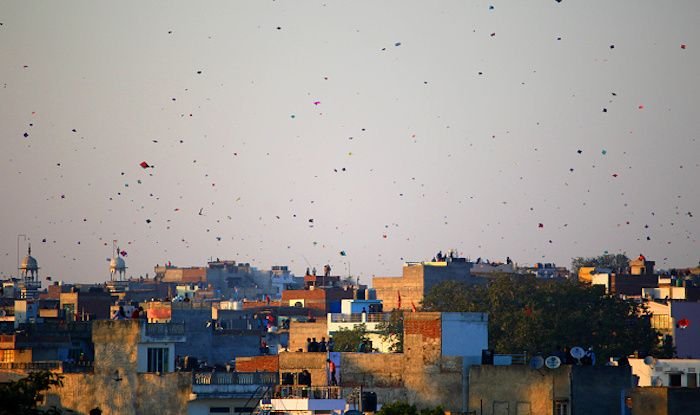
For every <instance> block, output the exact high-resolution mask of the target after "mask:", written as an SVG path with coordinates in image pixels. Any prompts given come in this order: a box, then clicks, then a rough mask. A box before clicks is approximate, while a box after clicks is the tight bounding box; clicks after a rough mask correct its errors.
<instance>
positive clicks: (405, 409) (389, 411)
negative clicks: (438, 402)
mask: <svg viewBox="0 0 700 415" xmlns="http://www.w3.org/2000/svg"><path fill="white" fill-rule="evenodd" d="M377 415H445V411H444V410H443V409H442V406H437V407H435V408H423V409H421V410H420V411H419V410H418V408H416V405H409V404H408V403H407V402H401V401H396V402H390V403H387V404H384V405H382V407H381V409H380V410H379V412H377Z"/></svg>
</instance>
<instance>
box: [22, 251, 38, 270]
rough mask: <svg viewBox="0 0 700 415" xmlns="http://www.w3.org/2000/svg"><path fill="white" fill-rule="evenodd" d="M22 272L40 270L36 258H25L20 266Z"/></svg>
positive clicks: (28, 256) (29, 256)
mask: <svg viewBox="0 0 700 415" xmlns="http://www.w3.org/2000/svg"><path fill="white" fill-rule="evenodd" d="M20 269H21V270H24V271H34V270H38V269H39V264H38V263H37V262H36V258H34V257H33V256H31V255H27V256H26V257H24V259H23V260H22V265H21V266H20Z"/></svg>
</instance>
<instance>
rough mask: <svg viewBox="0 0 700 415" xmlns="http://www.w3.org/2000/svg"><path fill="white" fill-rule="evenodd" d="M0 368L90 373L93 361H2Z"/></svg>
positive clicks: (25, 370)
mask: <svg viewBox="0 0 700 415" xmlns="http://www.w3.org/2000/svg"><path fill="white" fill-rule="evenodd" d="M0 370H11V371H24V372H36V371H45V370H50V371H52V372H59V373H90V372H92V371H93V362H90V361H84V362H73V363H71V362H61V361H58V360H48V361H43V362H2V363H0Z"/></svg>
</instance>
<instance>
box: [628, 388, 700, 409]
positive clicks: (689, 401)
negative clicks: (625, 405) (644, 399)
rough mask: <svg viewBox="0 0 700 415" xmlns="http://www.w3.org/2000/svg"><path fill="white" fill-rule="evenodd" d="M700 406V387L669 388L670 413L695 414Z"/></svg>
mask: <svg viewBox="0 0 700 415" xmlns="http://www.w3.org/2000/svg"><path fill="white" fill-rule="evenodd" d="M699 408H700V389H698V388H671V389H669V390H668V413H669V414H693V413H698V412H700V410H699ZM635 415H636V413H635Z"/></svg>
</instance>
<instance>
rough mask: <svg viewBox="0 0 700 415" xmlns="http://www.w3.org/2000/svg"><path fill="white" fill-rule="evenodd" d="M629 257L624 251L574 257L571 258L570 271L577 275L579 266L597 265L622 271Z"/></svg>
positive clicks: (625, 267) (614, 270)
mask: <svg viewBox="0 0 700 415" xmlns="http://www.w3.org/2000/svg"><path fill="white" fill-rule="evenodd" d="M629 261H630V259H629V258H628V257H627V254H626V253H622V254H603V255H600V256H596V257H589V258H583V257H576V258H572V259H571V273H572V274H573V275H578V270H579V268H581V267H598V268H609V269H611V270H612V271H613V272H617V273H620V274H621V273H624V272H625V270H626V269H627V267H628V266H629Z"/></svg>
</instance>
